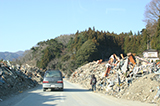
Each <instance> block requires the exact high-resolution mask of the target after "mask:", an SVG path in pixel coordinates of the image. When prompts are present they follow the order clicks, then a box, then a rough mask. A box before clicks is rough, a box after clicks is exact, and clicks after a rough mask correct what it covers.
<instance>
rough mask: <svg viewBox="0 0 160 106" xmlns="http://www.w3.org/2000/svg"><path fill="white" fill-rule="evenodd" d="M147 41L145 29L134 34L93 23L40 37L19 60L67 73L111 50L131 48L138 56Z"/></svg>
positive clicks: (106, 55)
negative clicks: (118, 31) (109, 29)
mask: <svg viewBox="0 0 160 106" xmlns="http://www.w3.org/2000/svg"><path fill="white" fill-rule="evenodd" d="M146 41H147V35H146V31H145V29H143V30H142V31H141V33H140V32H139V33H137V34H136V33H135V34H133V33H132V31H130V32H128V33H123V32H122V33H120V34H116V33H114V32H112V33H110V32H108V31H107V32H105V31H98V30H97V31H96V30H95V28H94V27H93V29H91V28H88V30H85V31H81V32H79V31H77V32H76V33H75V34H70V35H61V36H59V37H57V38H55V39H48V40H47V41H40V42H38V43H37V45H36V46H34V47H32V48H31V49H30V50H28V51H25V52H24V56H23V57H22V58H21V59H20V61H19V62H20V64H25V63H27V64H30V65H33V66H37V67H39V68H42V69H45V68H53V69H60V70H61V71H63V72H64V73H66V74H67V75H71V73H72V72H73V70H75V69H76V68H78V67H80V66H82V65H84V64H86V63H88V62H92V61H94V60H99V59H102V60H103V61H106V60H107V59H108V58H109V56H110V55H112V54H114V53H115V54H117V55H119V54H124V56H125V55H126V54H127V53H129V52H131V53H135V54H136V55H138V56H141V55H142V53H143V51H144V50H146V49H147V43H146ZM155 49H156V48H155ZM157 50H158V49H157Z"/></svg>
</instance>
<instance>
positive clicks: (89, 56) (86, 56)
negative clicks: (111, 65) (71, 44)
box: [76, 40, 99, 66]
mask: <svg viewBox="0 0 160 106" xmlns="http://www.w3.org/2000/svg"><path fill="white" fill-rule="evenodd" d="M98 58H99V55H98V49H97V48H96V45H95V43H93V42H92V40H88V41H86V42H85V43H84V44H83V45H82V46H81V48H80V49H79V50H78V51H77V54H76V64H77V66H81V65H83V64H86V63H88V62H91V61H93V60H97V59H98Z"/></svg>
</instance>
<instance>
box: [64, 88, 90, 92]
mask: <svg viewBox="0 0 160 106" xmlns="http://www.w3.org/2000/svg"><path fill="white" fill-rule="evenodd" d="M89 91H90V90H87V89H71V88H66V89H64V90H63V92H89Z"/></svg>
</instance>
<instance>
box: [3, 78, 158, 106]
mask: <svg viewBox="0 0 160 106" xmlns="http://www.w3.org/2000/svg"><path fill="white" fill-rule="evenodd" d="M0 106H156V104H147V103H141V102H137V101H128V100H123V99H117V98H114V97H112V96H107V95H105V94H99V93H94V92H92V91H89V90H87V89H84V88H82V87H81V86H80V85H78V84H74V83H70V82H68V81H66V80H65V81H64V91H51V90H47V91H46V92H43V91H42V85H40V86H38V87H37V88H34V89H31V90H29V91H26V92H23V93H21V94H18V95H16V96H13V97H11V98H9V99H7V100H5V101H2V102H0Z"/></svg>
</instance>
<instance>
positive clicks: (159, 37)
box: [152, 16, 160, 50]
mask: <svg viewBox="0 0 160 106" xmlns="http://www.w3.org/2000/svg"><path fill="white" fill-rule="evenodd" d="M152 47H153V48H154V49H157V50H160V16H159V19H158V26H157V30H156V33H155V36H154V37H153V39H152Z"/></svg>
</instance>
